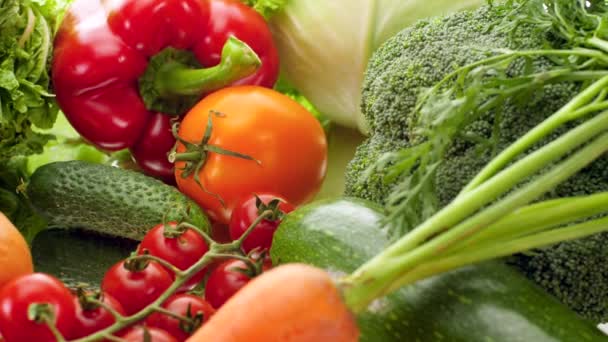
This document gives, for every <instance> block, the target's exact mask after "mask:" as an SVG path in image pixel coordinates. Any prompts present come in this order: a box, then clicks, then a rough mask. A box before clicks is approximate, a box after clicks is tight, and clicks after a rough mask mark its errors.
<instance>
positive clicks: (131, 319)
mask: <svg viewBox="0 0 608 342" xmlns="http://www.w3.org/2000/svg"><path fill="white" fill-rule="evenodd" d="M272 215H273V212H272V210H265V211H263V212H262V213H261V214H260V215H258V217H257V218H256V220H255V221H254V222H252V224H251V225H250V226H249V227H248V228H247V230H246V231H245V233H244V234H243V235H242V236H241V237H240V238H239V239H237V240H234V241H232V242H229V243H224V244H220V243H217V242H215V241H214V240H213V239H212V238H211V237H210V236H209V235H208V234H207V233H205V232H204V231H203V230H201V229H200V228H198V227H196V226H195V225H193V224H190V223H187V222H181V223H179V224H178V225H177V228H178V229H181V228H186V229H192V230H193V231H195V232H196V233H198V234H199V235H200V236H201V237H202V238H203V239H204V240H205V241H206V242H207V244H208V245H209V251H208V252H207V253H205V255H203V256H202V257H201V259H199V260H198V261H197V262H196V263H194V265H192V266H191V267H190V268H188V269H186V270H180V269H178V268H177V267H175V266H173V265H171V264H170V263H169V262H167V261H165V260H163V259H161V258H158V257H156V256H153V255H149V254H143V255H135V256H131V257H129V258H128V260H129V259H130V260H150V261H154V262H158V263H159V264H161V265H162V266H164V267H167V268H169V269H170V270H171V271H173V272H174V273H175V280H174V281H173V283H172V284H171V286H170V287H169V288H168V289H167V290H166V291H165V292H163V294H161V295H160V296H159V297H158V298H157V299H156V300H155V301H154V302H152V303H151V304H149V305H148V306H146V307H145V308H143V309H142V310H140V311H139V312H137V313H135V314H133V315H130V316H123V315H121V314H120V313H118V312H117V311H116V310H114V309H112V308H111V307H110V306H108V305H106V304H105V303H103V302H102V301H100V300H97V299H94V298H90V299H89V300H90V301H91V302H92V303H95V304H97V305H99V306H101V307H102V308H104V309H105V310H108V312H110V314H111V315H112V316H114V318H115V320H116V322H115V323H114V324H112V325H111V326H109V327H107V328H105V329H103V330H100V331H98V332H96V333H93V334H91V335H89V336H86V337H83V338H79V339H76V340H72V342H93V341H99V340H103V339H106V340H111V341H123V340H122V339H120V338H118V337H116V336H114V335H112V334H113V333H116V332H117V331H120V330H122V329H124V328H126V327H128V326H131V325H134V324H136V323H138V322H140V321H142V320H143V319H144V318H146V317H147V316H149V315H150V314H152V313H154V312H158V313H161V314H165V315H169V316H171V317H174V318H177V319H180V320H183V321H186V322H191V319H189V318H187V317H182V316H180V315H177V314H174V313H172V312H169V311H167V310H165V309H163V308H162V304H163V303H164V302H165V301H166V300H167V299H168V298H169V297H170V296H171V295H173V294H174V293H176V291H177V290H178V289H179V288H180V287H181V286H182V285H183V284H184V283H185V282H187V281H188V280H189V279H190V278H191V277H193V276H194V275H195V274H197V273H199V272H200V271H201V270H202V269H203V268H205V267H207V266H208V265H210V264H211V263H214V262H216V261H218V260H225V259H238V260H242V261H244V262H245V263H247V264H248V266H250V267H255V265H254V264H253V262H252V261H251V260H250V259H249V258H248V257H247V256H246V255H244V253H243V251H242V249H241V247H242V245H243V241H245V239H246V238H247V237H248V236H249V235H250V234H251V232H252V231H253V230H254V229H255V227H256V226H257V225H258V224H259V223H260V222H262V220H264V219H267V218H269V217H271V216H272ZM45 324H48V325H49V327H50V329H51V331H52V332H53V334H54V335H55V337H56V339H57V341H59V342H65V341H66V339H65V337H63V336H62V335H61V333H60V332H59V331H58V329H57V327H56V326H55V324H54V323H53V322H52V320H50V319H45Z"/></svg>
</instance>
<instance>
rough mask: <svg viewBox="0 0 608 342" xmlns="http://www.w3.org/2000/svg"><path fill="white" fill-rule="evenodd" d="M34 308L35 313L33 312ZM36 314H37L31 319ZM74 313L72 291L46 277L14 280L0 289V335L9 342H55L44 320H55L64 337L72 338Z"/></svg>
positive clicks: (39, 274)
mask: <svg viewBox="0 0 608 342" xmlns="http://www.w3.org/2000/svg"><path fill="white" fill-rule="evenodd" d="M34 307H36V310H32V308H34ZM34 311H35V312H36V315H34V316H32V315H31V314H32V313H33V312H34ZM74 312H75V306H74V301H73V297H72V294H71V293H70V290H68V288H67V287H65V285H63V283H61V282H60V281H59V280H58V279H56V278H54V277H52V276H50V275H47V274H42V273H33V274H28V275H25V276H21V277H18V278H15V279H14V280H12V281H11V282H9V283H7V284H6V285H4V286H3V287H2V289H1V290H0V333H1V334H2V336H4V339H5V340H6V342H25V341H36V342H51V341H55V337H54V336H53V334H52V333H51V330H50V329H49V328H48V325H47V324H46V323H44V320H43V318H44V317H46V319H47V320H49V319H52V320H54V321H55V322H56V327H57V329H58V330H59V332H61V334H62V335H63V336H70V335H71V333H72V330H73V328H74ZM36 319H40V321H39V322H37V321H36Z"/></svg>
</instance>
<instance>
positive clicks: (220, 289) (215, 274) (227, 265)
mask: <svg viewBox="0 0 608 342" xmlns="http://www.w3.org/2000/svg"><path fill="white" fill-rule="evenodd" d="M247 270H248V268H247V265H246V264H245V263H244V262H243V261H241V260H228V261H225V262H223V263H221V264H220V265H218V266H217V267H216V268H215V269H214V270H213V271H212V272H211V274H210V275H209V279H207V284H206V285H205V299H206V300H207V301H208V302H209V303H210V304H211V305H213V307H214V308H216V309H218V308H219V307H221V306H222V305H223V304H224V303H225V302H226V301H227V300H228V299H230V297H232V296H233V295H234V294H235V293H237V292H238V291H239V290H240V289H241V288H243V286H245V285H247V283H248V282H249V281H250V280H251V277H250V276H248V275H247V274H245V273H246V272H247ZM243 271H244V272H243Z"/></svg>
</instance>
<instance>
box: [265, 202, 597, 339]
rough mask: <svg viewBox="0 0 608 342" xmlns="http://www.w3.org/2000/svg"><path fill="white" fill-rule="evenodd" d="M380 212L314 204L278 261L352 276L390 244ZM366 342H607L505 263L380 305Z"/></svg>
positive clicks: (283, 234)
mask: <svg viewBox="0 0 608 342" xmlns="http://www.w3.org/2000/svg"><path fill="white" fill-rule="evenodd" d="M381 219H382V214H380V212H379V211H378V210H377V208H376V207H375V206H374V205H372V204H369V203H367V202H364V201H362V200H354V199H340V200H332V201H324V202H318V203H313V204H310V205H308V206H304V207H301V208H299V209H298V210H296V211H294V212H292V213H290V214H289V215H287V216H286V218H285V219H284V220H283V222H282V224H281V225H280V226H279V229H278V230H277V232H276V233H275V236H274V239H273V244H272V249H271V256H272V259H273V263H276V264H278V263H289V262H303V263H308V264H312V265H315V266H317V267H321V268H324V269H326V270H328V271H329V272H332V273H336V274H346V273H350V272H352V271H354V270H355V269H356V268H357V267H358V266H360V265H361V264H362V263H363V262H365V261H366V260H369V259H370V258H371V257H372V256H373V255H375V254H377V253H378V252H380V251H382V250H383V249H384V248H385V247H386V246H387V245H388V244H389V239H388V237H387V234H386V232H385V231H383V230H381V229H380V228H379V227H380V224H379V221H380V220H381ZM357 319H358V324H359V327H360V329H361V334H362V335H361V341H422V342H427V341H449V342H460V341H462V342H476V341H480V342H481V341H484V342H487V341H494V342H502V341H505V342H507V341H508V342H519V341H521V342H545V341H564V342H583V341H606V340H608V336H605V335H603V334H602V333H601V332H600V331H599V329H597V328H596V327H595V326H594V325H592V324H591V323H590V322H588V321H585V320H583V319H582V318H580V317H579V316H577V315H576V314H575V313H574V312H572V311H570V310H569V309H568V308H566V307H565V306H563V305H562V304H560V303H559V302H557V300H555V299H554V298H553V297H551V296H550V295H549V294H547V293H546V292H543V291H542V290H541V289H540V288H537V287H536V286H535V285H534V284H533V283H531V282H530V281H528V280H527V279H525V278H524V277H523V276H522V275H520V274H519V273H517V272H516V271H514V270H512V269H511V268H510V267H509V266H507V265H505V264H504V263H503V262H500V261H492V262H486V263H482V264H478V265H474V266H469V267H466V268H462V269H459V270H456V271H452V272H449V273H445V274H442V275H439V276H435V277H433V278H430V279H427V280H424V281H420V282H418V283H416V284H413V285H410V286H407V287H405V288H403V289H401V290H399V291H397V292H396V293H393V294H392V295H389V296H387V297H385V298H382V299H379V300H377V301H376V302H375V303H373V304H372V305H371V306H370V308H369V309H368V310H367V311H366V312H363V313H361V314H360V315H358V317H357Z"/></svg>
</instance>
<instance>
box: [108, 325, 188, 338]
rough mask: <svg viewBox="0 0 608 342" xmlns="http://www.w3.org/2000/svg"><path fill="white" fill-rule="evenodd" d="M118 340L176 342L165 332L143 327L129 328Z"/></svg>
mask: <svg viewBox="0 0 608 342" xmlns="http://www.w3.org/2000/svg"><path fill="white" fill-rule="evenodd" d="M120 338H121V340H122V341H126V342H178V341H177V339H176V338H175V337H173V336H172V335H171V334H169V333H168V332H166V331H165V330H162V329H158V328H154V327H143V326H136V327H133V328H130V329H129V330H127V331H126V332H125V333H124V334H122V335H120Z"/></svg>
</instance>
